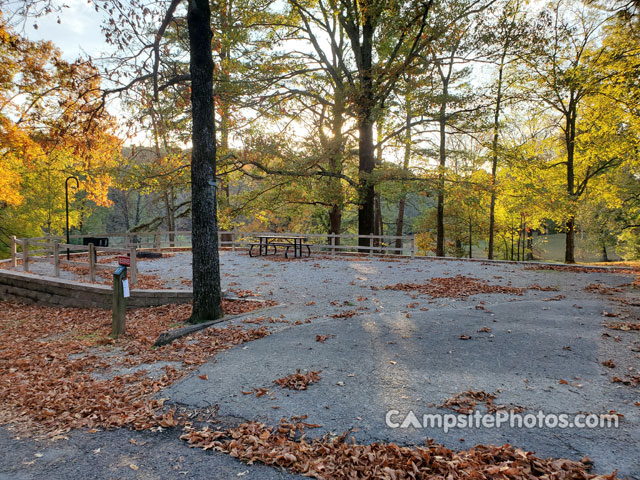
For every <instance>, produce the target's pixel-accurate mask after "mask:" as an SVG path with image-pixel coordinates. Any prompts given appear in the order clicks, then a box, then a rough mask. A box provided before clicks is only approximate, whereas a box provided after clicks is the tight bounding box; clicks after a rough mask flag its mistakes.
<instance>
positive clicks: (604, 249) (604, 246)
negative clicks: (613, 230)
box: [600, 240, 609, 262]
mask: <svg viewBox="0 0 640 480" xmlns="http://www.w3.org/2000/svg"><path fill="white" fill-rule="evenodd" d="M600 261H601V262H608V261H609V255H607V244H606V243H605V242H604V240H602V250H601V254H600Z"/></svg>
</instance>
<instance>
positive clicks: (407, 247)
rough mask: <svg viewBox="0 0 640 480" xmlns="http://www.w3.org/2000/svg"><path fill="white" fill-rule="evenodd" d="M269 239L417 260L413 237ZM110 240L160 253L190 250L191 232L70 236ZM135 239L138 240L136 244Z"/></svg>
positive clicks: (229, 235) (247, 235)
mask: <svg viewBox="0 0 640 480" xmlns="http://www.w3.org/2000/svg"><path fill="white" fill-rule="evenodd" d="M266 234H267V233H266V232H242V231H238V230H232V231H220V232H218V245H219V246H220V247H222V248H231V250H233V251H235V250H236V249H237V248H248V247H249V243H251V242H255V237H256V236H259V235H266ZM268 235H270V236H283V237H286V236H293V235H300V236H304V237H306V238H308V239H309V240H310V242H309V245H310V246H311V248H312V249H314V250H317V251H323V252H327V253H336V252H337V251H351V252H360V253H363V252H364V253H369V255H373V254H386V255H405V256H410V257H411V258H414V257H415V237H414V235H404V236H398V235H352V234H340V235H336V234H324V233H293V232H282V233H268ZM89 236H91V237H107V238H109V239H110V242H112V243H114V244H118V245H123V246H127V247H130V246H135V247H137V248H139V249H142V248H144V249H153V250H157V251H160V250H162V249H165V248H185V247H186V248H190V247H191V238H190V237H191V232H190V231H188V230H177V231H173V232H170V231H155V232H134V233H132V232H122V233H105V234H91V235H71V238H75V239H81V238H84V237H89ZM361 239H365V242H364V243H366V245H359V243H360V240H361ZM134 240H135V241H134ZM397 240H400V243H401V244H402V246H401V247H400V248H398V247H397V246H396V245H395V243H396V241H397Z"/></svg>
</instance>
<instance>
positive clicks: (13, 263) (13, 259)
mask: <svg viewBox="0 0 640 480" xmlns="http://www.w3.org/2000/svg"><path fill="white" fill-rule="evenodd" d="M17 251H18V246H17V245H16V236H15V235H11V267H13V268H16V267H17V266H18V259H17V258H16V257H17V255H16V252H17Z"/></svg>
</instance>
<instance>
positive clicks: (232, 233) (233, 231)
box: [231, 228, 236, 252]
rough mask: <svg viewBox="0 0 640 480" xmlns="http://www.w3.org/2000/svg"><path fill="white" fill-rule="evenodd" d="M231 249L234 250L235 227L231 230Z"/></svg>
mask: <svg viewBox="0 0 640 480" xmlns="http://www.w3.org/2000/svg"><path fill="white" fill-rule="evenodd" d="M231 251H232V252H235V251H236V229H235V228H234V229H233V230H231Z"/></svg>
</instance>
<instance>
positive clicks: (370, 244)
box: [369, 233, 373, 257]
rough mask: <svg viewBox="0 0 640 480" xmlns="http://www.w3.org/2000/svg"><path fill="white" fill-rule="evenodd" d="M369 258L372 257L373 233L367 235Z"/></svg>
mask: <svg viewBox="0 0 640 480" xmlns="http://www.w3.org/2000/svg"><path fill="white" fill-rule="evenodd" d="M369 256H370V257H372V256H373V233H370V234H369Z"/></svg>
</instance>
